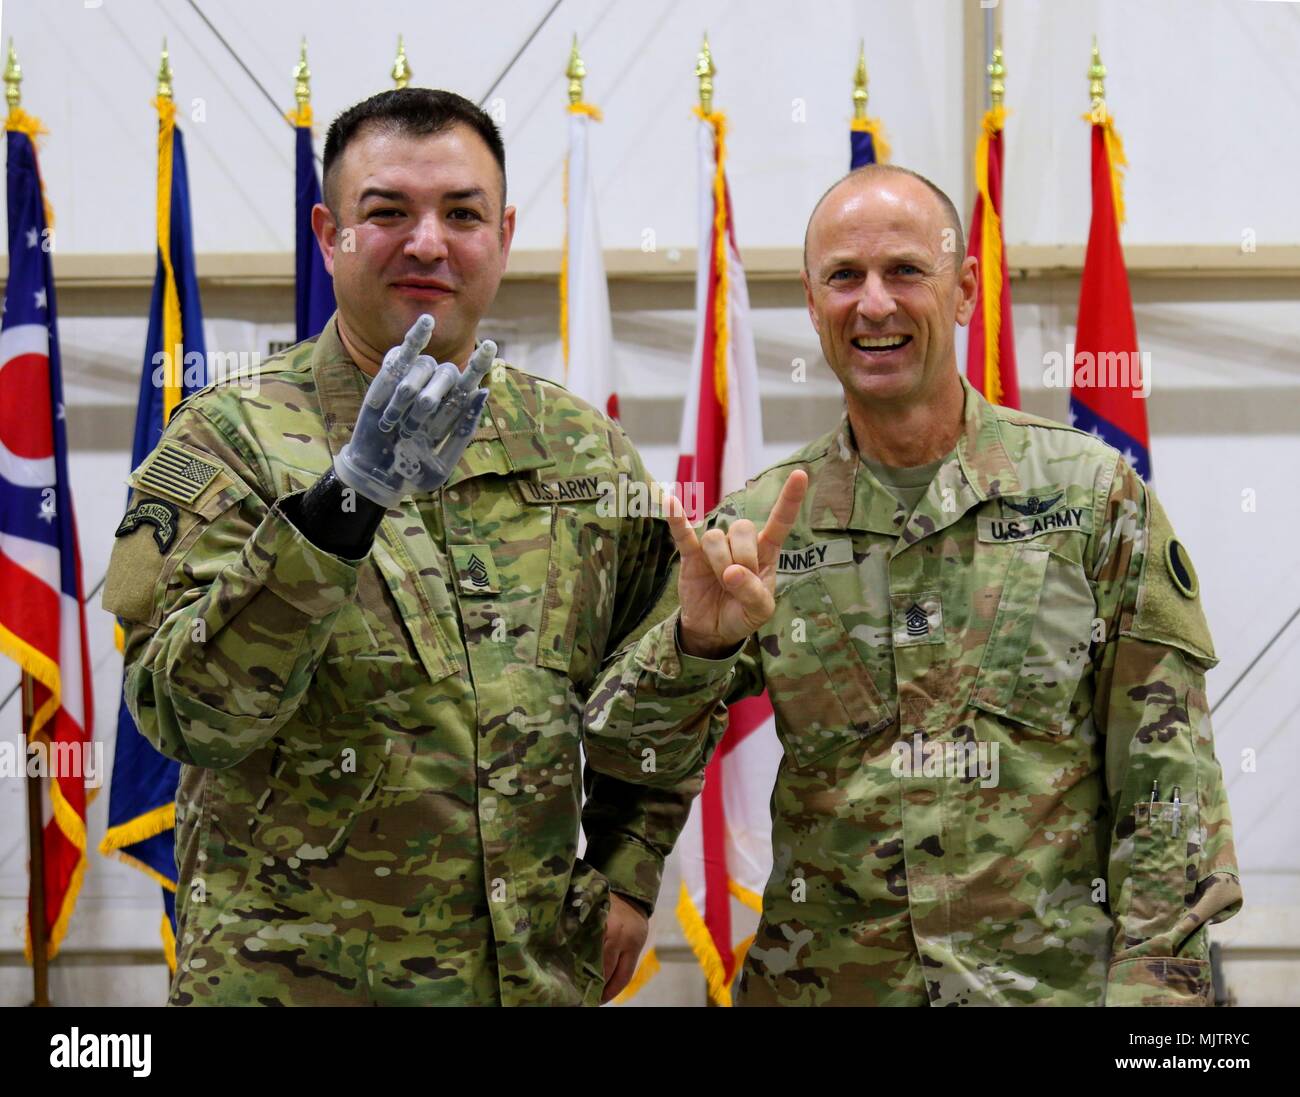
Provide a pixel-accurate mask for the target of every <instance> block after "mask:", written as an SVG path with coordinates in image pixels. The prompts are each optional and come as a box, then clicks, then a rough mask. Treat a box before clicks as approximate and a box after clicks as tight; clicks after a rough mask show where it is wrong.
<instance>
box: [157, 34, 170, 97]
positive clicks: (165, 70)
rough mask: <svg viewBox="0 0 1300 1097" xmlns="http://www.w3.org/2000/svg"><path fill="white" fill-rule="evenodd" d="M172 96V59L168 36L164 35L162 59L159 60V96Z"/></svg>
mask: <svg viewBox="0 0 1300 1097" xmlns="http://www.w3.org/2000/svg"><path fill="white" fill-rule="evenodd" d="M171 97H172V61H171V54H169V53H168V52H167V38H166V36H164V37H163V48H162V59H161V60H160V61H159V62H158V98H159V99H170V98H171Z"/></svg>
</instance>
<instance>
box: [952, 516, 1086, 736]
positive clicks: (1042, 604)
mask: <svg viewBox="0 0 1300 1097" xmlns="http://www.w3.org/2000/svg"><path fill="white" fill-rule="evenodd" d="M987 551H988V552H989V553H991V554H999V555H997V556H996V557H993V559H995V560H996V565H995V570H1000V569H1002V568H1004V569H1005V572H1004V578H1003V582H1002V592H1001V595H1000V597H999V599H998V608H997V612H996V614H995V616H994V620H993V626H992V629H991V630H990V632H989V638H988V641H987V643H986V645H985V649H984V657H983V659H982V660H981V663H980V668H979V673H978V675H977V677H976V681H975V687H974V692H973V695H972V697H971V704H972V705H974V706H975V707H976V708H980V709H983V710H984V711H986V712H990V713H993V714H995V715H998V716H1003V717H1006V718H1007V719H1008V720H1013V721H1015V722H1016V723H1019V724H1024V725H1025V726H1027V727H1030V728H1033V729H1035V730H1037V731H1041V732H1046V733H1047V734H1049V735H1058V736H1059V735H1068V734H1069V733H1070V732H1071V731H1072V730H1073V722H1072V719H1071V716H1070V704H1071V701H1072V700H1073V699H1074V695H1075V693H1076V692H1077V690H1078V687H1079V683H1080V681H1081V679H1082V677H1083V673H1084V670H1085V669H1086V667H1087V664H1088V651H1089V648H1090V646H1091V643H1092V630H1093V619H1094V617H1095V615H1096V600H1095V598H1094V596H1093V593H1092V588H1091V586H1090V585H1089V583H1088V577H1087V575H1086V574H1085V572H1084V570H1083V568H1082V566H1081V565H1080V564H1078V563H1076V562H1074V561H1072V560H1069V559H1066V558H1065V557H1062V556H1059V555H1057V554H1056V553H1054V552H1052V551H1051V550H1050V549H1049V548H1048V547H1047V546H1046V545H1043V544H1035V543H1032V542H1022V543H1019V544H1016V545H995V546H988V547H987Z"/></svg>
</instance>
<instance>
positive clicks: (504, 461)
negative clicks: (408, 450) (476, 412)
mask: <svg viewBox="0 0 1300 1097" xmlns="http://www.w3.org/2000/svg"><path fill="white" fill-rule="evenodd" d="M526 376H527V375H526V374H523V373H520V372H519V371H518V370H515V369H512V368H511V367H509V366H504V364H503V367H502V368H500V369H498V368H496V367H495V366H494V367H493V368H492V369H490V370H488V372H487V381H488V398H487V403H486V404H485V405H484V406H483V417H482V418H481V419H480V420H479V426H478V430H476V431H475V432H474V437H473V438H471V439H470V443H469V445H468V446H466V447H465V454H464V456H463V457H461V459H460V463H459V464H458V465H457V466H456V467H455V468H454V469H453V470H452V473H451V477H450V479H448V481H447V484H446V486H447V487H451V486H452V485H453V484H458V483H460V482H461V481H462V480H469V479H471V478H472V477H475V476H482V475H483V474H484V473H497V474H499V475H506V474H509V473H512V472H527V471H529V470H530V469H541V468H549V467H551V466H553V465H554V464H555V458H554V457H552V456H551V453H550V450H548V449H547V447H546V440H545V438H544V437H543V436H542V430H541V427H540V426H539V425H538V422H537V418H536V416H535V415H534V414H533V412H534V411H536V410H538V409H537V402H538V395H537V387H536V386H535V385H528V386H526V385H524V384H521V383H520V381H519V378H522V377H526Z"/></svg>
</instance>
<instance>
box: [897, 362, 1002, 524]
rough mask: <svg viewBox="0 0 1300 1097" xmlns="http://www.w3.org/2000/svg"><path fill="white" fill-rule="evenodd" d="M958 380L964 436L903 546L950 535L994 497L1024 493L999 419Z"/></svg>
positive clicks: (913, 518) (915, 515)
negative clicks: (968, 514)
mask: <svg viewBox="0 0 1300 1097" xmlns="http://www.w3.org/2000/svg"><path fill="white" fill-rule="evenodd" d="M959 379H960V381H961V387H962V391H963V392H964V393H965V403H964V405H963V417H964V424H963V427H962V433H961V436H960V437H959V438H958V439H957V445H956V447H955V448H954V449H953V451H952V453H950V454H949V455H948V458H947V460H945V461H944V463H943V464H942V465H940V466H939V469H938V471H937V472H936V473H935V474H934V479H933V480H931V481H930V487H929V489H928V490H927V491H926V493H925V495H923V496H922V497H921V500H920V502H918V503H917V504H916V508H915V509H914V510H913V511H912V514H911V517H910V518H909V519H908V521H907V525H906V526H905V527H904V529H903V531H902V536H901V538H900V539H899V544H900V546H906V545H911V544H915V543H916V542H917V541H919V540H921V538H923V537H928V536H929V535H930V534H932V533H935V532H937V531H938V530H941V529H946V528H947V527H948V526H950V525H952V524H953V523H954V522H956V521H957V520H958V519H959V518H960V517H961V516H962V515H963V514H965V513H966V512H967V511H968V510H970V509H971V508H972V507H975V506H978V505H979V504H980V503H982V502H984V501H985V500H986V499H988V498H990V497H991V496H995V495H1014V494H1015V493H1016V492H1018V491H1020V477H1019V476H1018V475H1017V473H1016V467H1015V465H1013V464H1012V463H1011V458H1010V457H1008V456H1007V451H1006V448H1005V447H1004V446H1003V444H1002V434H1001V431H1000V430H999V429H998V417H997V413H996V412H995V411H994V409H993V407H992V405H990V404H989V402H988V401H987V400H985V399H984V397H983V396H981V395H980V394H979V393H978V392H977V391H976V390H975V388H974V386H972V385H971V383H970V382H969V381H967V380H966V378H965V377H961V378H959Z"/></svg>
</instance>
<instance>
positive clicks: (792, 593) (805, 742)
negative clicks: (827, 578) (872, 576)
mask: <svg viewBox="0 0 1300 1097" xmlns="http://www.w3.org/2000/svg"><path fill="white" fill-rule="evenodd" d="M759 646H760V648H761V649H762V652H763V676H764V679H765V680H766V682H767V693H768V697H769V698H770V699H771V702H772V707H773V709H774V710H775V711H776V717H777V734H778V736H779V737H780V739H781V743H782V745H783V746H784V747H785V749H786V751H787V752H788V753H789V754H790V755H791V756H792V757H793V758H794V760H795V761H796V762H797V763H798V764H799V765H800V766H806V765H808V764H810V763H812V762H814V761H816V760H818V759H819V758H822V757H824V756H825V755H828V754H830V753H831V752H832V751H835V750H837V749H839V748H841V747H844V746H847V745H848V744H850V743H854V742H857V741H859V740H861V739H863V738H865V737H866V736H868V735H874V734H875V733H877V732H879V731H883V730H884V729H885V728H886V727H888V726H889V725H890V724H891V723H892V722H893V719H894V717H893V715H892V714H891V713H890V712H889V710H888V709H887V707H886V706H885V704H884V702H883V701H882V700H881V697H880V693H879V691H878V690H877V689H876V685H875V683H874V682H873V681H872V679H871V675H870V673H869V672H868V670H867V667H866V665H865V664H864V663H863V662H862V658H861V656H860V655H859V654H858V652H857V649H856V647H855V646H854V643H853V638H852V637H851V636H850V635H849V634H848V632H847V631H846V630H845V627H844V623H843V621H842V620H841V619H840V615H839V612H838V611H837V610H836V608H835V603H834V601H833V599H832V598H831V594H830V591H829V590H828V589H827V587H826V585H825V583H824V582H823V581H822V579H821V577H820V576H819V575H817V574H813V575H810V576H809V577H807V578H806V579H800V580H798V581H797V582H795V583H792V584H791V585H790V586H788V587H786V588H785V590H784V591H778V596H777V608H776V612H775V614H773V616H772V619H771V620H770V621H769V622H768V623H767V624H766V625H765V626H764V627H763V628H762V629H761V630H760V632H759Z"/></svg>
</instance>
